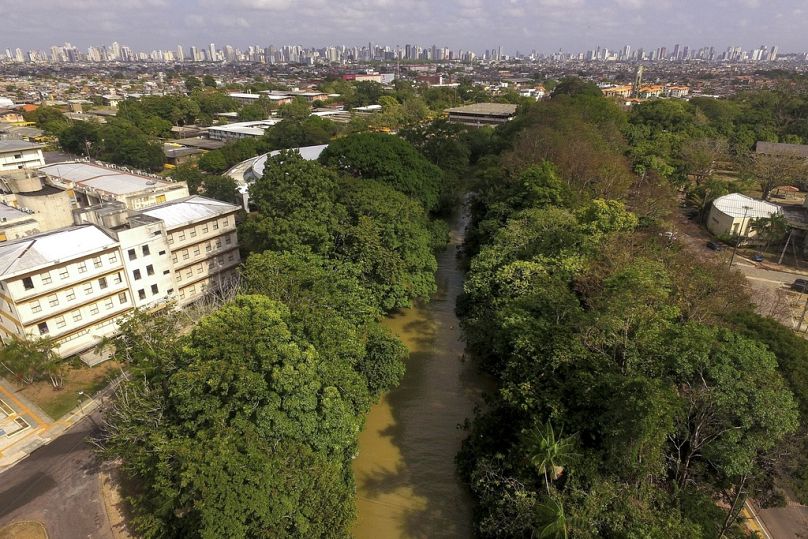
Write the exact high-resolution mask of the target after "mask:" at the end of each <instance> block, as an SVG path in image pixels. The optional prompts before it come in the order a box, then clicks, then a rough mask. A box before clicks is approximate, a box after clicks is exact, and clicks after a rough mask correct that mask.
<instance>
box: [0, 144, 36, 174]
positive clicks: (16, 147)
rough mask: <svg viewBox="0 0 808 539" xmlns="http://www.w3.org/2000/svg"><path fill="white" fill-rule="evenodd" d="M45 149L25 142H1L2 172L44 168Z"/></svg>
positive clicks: (0, 162) (0, 166) (0, 159)
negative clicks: (43, 151) (43, 153)
mask: <svg viewBox="0 0 808 539" xmlns="http://www.w3.org/2000/svg"><path fill="white" fill-rule="evenodd" d="M43 147H44V146H43V145H42V144H34V143H32V142H26V141H24V140H0V172H5V171H9V170H21V169H26V168H37V167H41V166H43V165H44V164H45V158H44V157H43V156H42V148H43Z"/></svg>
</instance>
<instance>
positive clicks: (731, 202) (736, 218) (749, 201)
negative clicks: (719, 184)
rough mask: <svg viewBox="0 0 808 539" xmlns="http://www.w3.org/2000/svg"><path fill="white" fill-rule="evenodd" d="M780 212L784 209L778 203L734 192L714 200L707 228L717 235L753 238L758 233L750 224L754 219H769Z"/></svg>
mask: <svg viewBox="0 0 808 539" xmlns="http://www.w3.org/2000/svg"><path fill="white" fill-rule="evenodd" d="M780 213H782V210H781V209H780V206H778V205H777V204H771V203H770V202H766V201H764V200H756V199H754V198H750V197H748V196H746V195H742V194H740V193H732V194H730V195H724V196H722V197H718V198H717V199H715V200H713V205H712V207H711V208H710V214H709V215H708V216H707V230H709V231H710V232H712V233H713V234H715V235H716V236H722V235H728V236H744V237H746V238H752V237H754V236H755V234H756V232H755V231H754V230H753V229H752V228H751V227H750V226H749V225H750V224H751V223H752V222H753V221H756V220H757V219H768V218H770V217H771V216H772V215H776V214H780Z"/></svg>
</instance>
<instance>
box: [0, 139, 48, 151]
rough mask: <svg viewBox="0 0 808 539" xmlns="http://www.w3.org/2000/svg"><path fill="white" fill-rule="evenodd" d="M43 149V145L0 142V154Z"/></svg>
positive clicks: (15, 141) (22, 142)
mask: <svg viewBox="0 0 808 539" xmlns="http://www.w3.org/2000/svg"><path fill="white" fill-rule="evenodd" d="M44 147H45V145H44V144H35V143H33V142H28V141H25V140H0V153H8V152H18V151H20V150H36V149H38V148H44Z"/></svg>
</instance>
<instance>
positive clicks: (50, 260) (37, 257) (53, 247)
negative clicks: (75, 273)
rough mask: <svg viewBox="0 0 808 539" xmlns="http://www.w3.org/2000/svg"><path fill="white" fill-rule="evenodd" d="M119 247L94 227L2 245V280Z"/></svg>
mask: <svg viewBox="0 0 808 539" xmlns="http://www.w3.org/2000/svg"><path fill="white" fill-rule="evenodd" d="M116 244H117V241H116V240H115V239H114V238H113V237H111V236H109V235H108V234H107V233H106V232H104V231H103V230H101V229H100V228H99V227H97V226H95V225H81V226H73V227H70V228H63V229H61V230H56V231H54V232H45V233H43V234H36V235H34V236H31V237H29V238H24V239H19V240H15V241H10V242H7V243H0V278H3V279H7V278H9V277H13V276H15V275H19V274H22V273H27V272H29V271H32V270H36V269H38V268H41V267H45V266H50V265H53V264H59V263H61V262H65V261H67V260H73V259H76V258H81V257H83V256H86V255H88V254H90V253H94V252H98V251H99V250H103V249H107V248H109V247H113V246H115V245H116Z"/></svg>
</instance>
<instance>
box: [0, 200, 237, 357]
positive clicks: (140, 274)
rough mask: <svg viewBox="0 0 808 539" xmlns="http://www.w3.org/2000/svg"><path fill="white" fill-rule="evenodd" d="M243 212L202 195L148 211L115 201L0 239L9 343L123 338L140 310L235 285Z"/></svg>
mask: <svg viewBox="0 0 808 539" xmlns="http://www.w3.org/2000/svg"><path fill="white" fill-rule="evenodd" d="M238 211H239V207H238V206H234V205H232V204H227V203H224V202H219V201H217V200H212V199H208V198H204V197H200V196H192V197H185V198H184V199H181V200H177V201H173V202H168V203H165V204H162V205H159V206H155V207H153V208H150V209H148V210H144V211H139V212H131V211H129V210H127V208H126V207H125V205H124V204H123V203H120V202H113V203H107V204H104V205H98V206H96V207H92V208H85V209H82V210H76V212H75V219H76V220H77V221H78V222H79V223H80V224H78V225H76V226H71V227H69V228H64V229H61V230H57V231H54V232H46V233H42V234H36V235H34V236H31V237H29V238H24V239H19V240H15V241H8V242H6V243H0V300H2V301H0V340H3V341H4V342H7V341H8V339H10V338H12V337H13V336H20V337H29V338H32V337H37V338H38V337H45V336H48V337H52V338H54V339H55V341H56V343H57V345H58V352H59V353H60V354H61V355H62V356H63V357H66V356H69V355H72V354H76V353H79V352H82V351H85V350H88V349H90V348H92V347H93V346H95V345H96V344H98V343H99V342H100V341H101V340H102V339H103V338H104V337H109V336H112V335H114V334H115V333H116V332H117V330H118V323H119V322H120V320H121V317H122V316H124V315H126V314H128V313H129V312H131V310H132V309H134V308H152V307H159V306H160V305H164V304H166V303H167V302H169V301H175V302H176V303H177V305H178V306H185V305H188V304H190V303H192V302H194V301H196V300H199V299H200V298H201V297H202V296H203V295H204V294H205V292H207V291H209V290H211V289H213V288H217V287H227V286H229V285H231V284H233V283H235V281H236V278H237V271H238V270H237V267H238V265H239V263H240V258H239V252H238V238H237V236H236V222H235V215H236V213H237V212H238Z"/></svg>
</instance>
